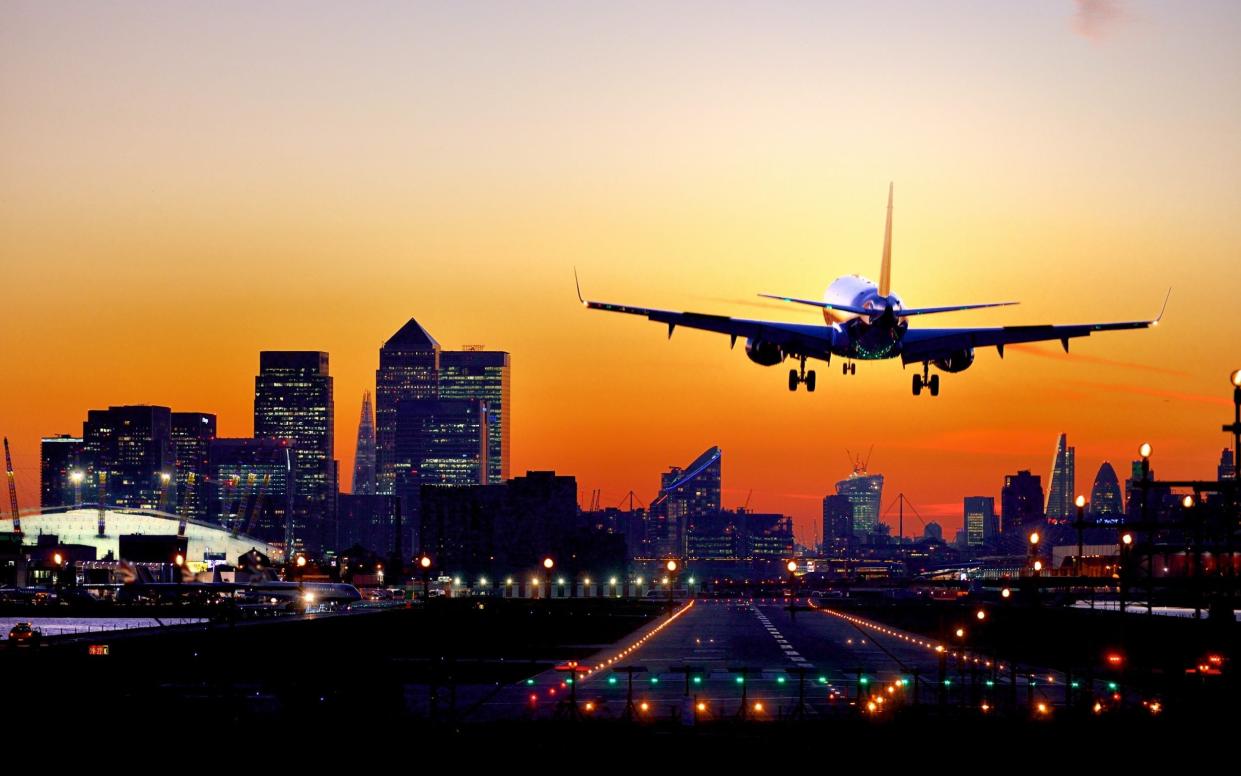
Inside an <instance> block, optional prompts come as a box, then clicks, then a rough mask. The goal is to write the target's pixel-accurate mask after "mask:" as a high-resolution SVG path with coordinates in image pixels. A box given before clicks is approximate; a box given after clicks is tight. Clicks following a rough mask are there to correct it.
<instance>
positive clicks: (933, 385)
mask: <svg viewBox="0 0 1241 776" xmlns="http://www.w3.org/2000/svg"><path fill="white" fill-rule="evenodd" d="M930 371H931V365H930V364H928V363H927V362H925V361H924V362H922V374H920V375H914V384H913V388H914V396H921V395H922V389H923V388H926V389H928V390H929V391H930V392H931V395H932V396H939V375H928V373H929V372H930Z"/></svg>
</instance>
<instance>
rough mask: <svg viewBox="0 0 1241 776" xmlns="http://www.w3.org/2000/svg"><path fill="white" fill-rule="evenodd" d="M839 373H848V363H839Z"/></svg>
mask: <svg viewBox="0 0 1241 776" xmlns="http://www.w3.org/2000/svg"><path fill="white" fill-rule="evenodd" d="M840 373H841V374H842V375H847V374H849V365H848V364H841V365H840Z"/></svg>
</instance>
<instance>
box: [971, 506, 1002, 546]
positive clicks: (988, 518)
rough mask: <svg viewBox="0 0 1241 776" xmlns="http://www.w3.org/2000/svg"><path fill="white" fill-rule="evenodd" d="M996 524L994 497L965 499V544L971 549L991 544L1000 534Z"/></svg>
mask: <svg viewBox="0 0 1241 776" xmlns="http://www.w3.org/2000/svg"><path fill="white" fill-rule="evenodd" d="M997 528H998V527H997V526H996V524H995V498H994V497H992V496H966V497H965V543H966V545H967V546H969V547H982V546H984V545H986V544H988V543H990V542H991V540H992V539H994V538H995V535H996V533H998V530H997Z"/></svg>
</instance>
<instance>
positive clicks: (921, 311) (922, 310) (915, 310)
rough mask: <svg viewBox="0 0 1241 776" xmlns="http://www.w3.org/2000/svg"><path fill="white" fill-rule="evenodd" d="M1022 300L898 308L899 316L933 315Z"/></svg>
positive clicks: (1003, 304)
mask: <svg viewBox="0 0 1241 776" xmlns="http://www.w3.org/2000/svg"><path fill="white" fill-rule="evenodd" d="M1015 304H1020V302H982V303H980V304H954V305H948V306H947V307H911V308H909V309H906V310H897V311H896V314H897V315H898V316H907V315H932V314H934V313H955V312H957V311H958V310H981V309H982V308H984V307H1009V306H1012V305H1015Z"/></svg>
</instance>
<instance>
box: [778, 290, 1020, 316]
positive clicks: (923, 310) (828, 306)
mask: <svg viewBox="0 0 1241 776" xmlns="http://www.w3.org/2000/svg"><path fill="white" fill-rule="evenodd" d="M759 296H761V297H763V298H765V299H778V300H780V301H781V302H792V303H793V304H804V305H810V306H811V307H821V308H823V309H824V310H840V311H841V312H845V313H853V314H854V315H868V316H878V315H882V314H883V313H884V311H883V310H879V309H867V308H865V307H854V306H852V305H847V304H836V303H835V302H819V301H816V300H814V299H798V298H797V297H795V296H779V295H776V294H759ZM1014 304H1017V302H983V303H981V304H956V305H949V306H948V307H912V308H908V309H901V310H895V311H893V312H894V313H895V315H896V317H898V318H905V317H908V316H911V315H931V314H933V313H952V312H957V311H958V310H978V309H980V308H983V307H1007V306H1009V305H1014Z"/></svg>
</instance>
